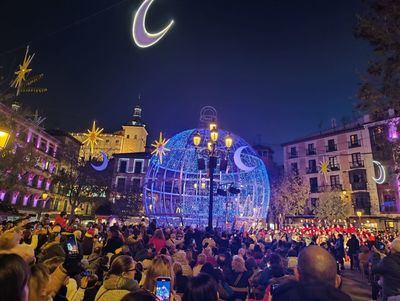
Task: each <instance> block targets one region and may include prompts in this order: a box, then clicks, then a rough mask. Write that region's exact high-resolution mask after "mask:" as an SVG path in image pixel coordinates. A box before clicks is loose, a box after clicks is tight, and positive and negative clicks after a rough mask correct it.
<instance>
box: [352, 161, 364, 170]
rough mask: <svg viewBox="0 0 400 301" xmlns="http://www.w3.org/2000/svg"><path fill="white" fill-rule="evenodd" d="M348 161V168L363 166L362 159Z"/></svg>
mask: <svg viewBox="0 0 400 301" xmlns="http://www.w3.org/2000/svg"><path fill="white" fill-rule="evenodd" d="M349 163H350V168H351V169H353V168H363V167H364V160H360V161H354V162H353V161H351V162H349Z"/></svg>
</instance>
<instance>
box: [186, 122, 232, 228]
mask: <svg viewBox="0 0 400 301" xmlns="http://www.w3.org/2000/svg"><path fill="white" fill-rule="evenodd" d="M209 129H210V137H201V134H200V133H199V132H197V133H195V134H194V136H193V144H194V145H195V147H196V151H199V154H201V155H203V156H204V157H206V158H207V157H208V169H209V174H210V197H209V204H208V230H209V231H212V229H213V204H214V172H215V169H216V168H217V164H218V157H219V156H220V157H221V159H223V160H225V162H226V163H227V161H226V160H227V154H228V152H229V150H230V148H231V147H232V144H233V139H232V137H231V136H230V135H229V134H228V135H226V136H225V138H224V140H225V149H221V148H218V147H217V142H218V136H219V133H218V127H217V123H216V122H211V123H210V124H209ZM202 139H209V140H208V141H207V147H205V148H202V149H199V146H200V143H201V141H202ZM226 163H225V164H226ZM225 168H226V166H225Z"/></svg>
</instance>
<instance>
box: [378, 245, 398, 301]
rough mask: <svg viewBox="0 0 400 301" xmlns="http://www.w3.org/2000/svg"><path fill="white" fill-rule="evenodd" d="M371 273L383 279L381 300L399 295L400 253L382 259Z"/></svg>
mask: <svg viewBox="0 0 400 301" xmlns="http://www.w3.org/2000/svg"><path fill="white" fill-rule="evenodd" d="M372 271H373V272H374V273H375V274H378V275H380V276H382V277H383V285H382V292H383V299H384V300H386V299H387V298H388V297H390V296H397V295H400V253H394V254H390V255H388V256H386V257H384V258H383V259H382V260H381V261H380V262H379V263H378V264H377V265H376V266H373V268H372Z"/></svg>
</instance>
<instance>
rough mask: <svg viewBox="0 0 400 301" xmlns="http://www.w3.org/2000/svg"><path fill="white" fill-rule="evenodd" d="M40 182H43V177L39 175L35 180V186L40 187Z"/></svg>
mask: <svg viewBox="0 0 400 301" xmlns="http://www.w3.org/2000/svg"><path fill="white" fill-rule="evenodd" d="M42 184H43V177H42V176H40V177H39V178H38V181H37V188H42Z"/></svg>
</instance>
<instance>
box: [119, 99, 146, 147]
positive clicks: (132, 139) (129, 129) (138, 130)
mask: <svg viewBox="0 0 400 301" xmlns="http://www.w3.org/2000/svg"><path fill="white" fill-rule="evenodd" d="M122 129H123V133H124V140H123V143H122V153H140V152H144V151H145V148H146V141H147V135H148V133H147V131H146V125H145V124H144V123H143V122H142V107H141V106H140V95H139V99H138V104H137V105H136V106H135V107H134V109H133V116H132V121H131V122H130V124H128V125H123V126H122Z"/></svg>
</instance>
